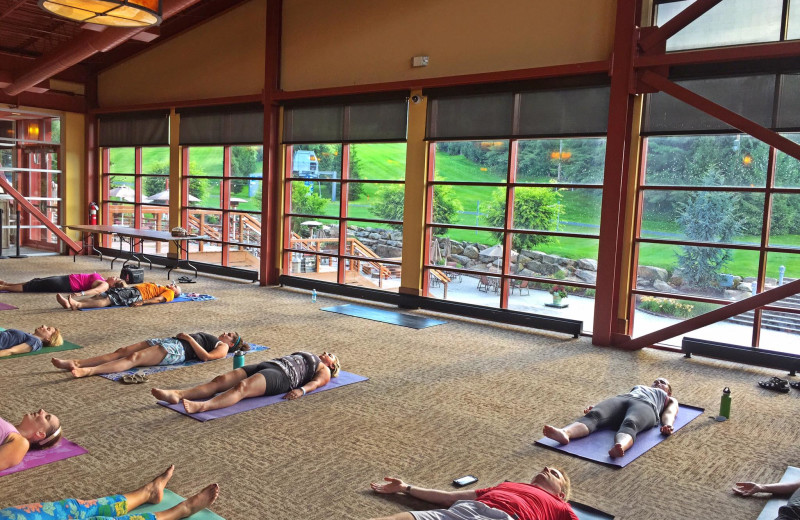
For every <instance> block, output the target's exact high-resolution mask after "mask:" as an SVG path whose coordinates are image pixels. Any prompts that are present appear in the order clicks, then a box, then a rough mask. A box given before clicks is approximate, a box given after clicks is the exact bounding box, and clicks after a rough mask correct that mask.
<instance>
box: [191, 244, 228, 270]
mask: <svg viewBox="0 0 800 520" xmlns="http://www.w3.org/2000/svg"><path fill="white" fill-rule="evenodd" d="M223 247H224V246H223V244H221V243H219V242H209V241H207V240H201V241H199V242H190V243H189V253H190V254H189V260H190V261H192V262H194V261H198V262H205V263H207V264H213V265H222V248H223Z"/></svg>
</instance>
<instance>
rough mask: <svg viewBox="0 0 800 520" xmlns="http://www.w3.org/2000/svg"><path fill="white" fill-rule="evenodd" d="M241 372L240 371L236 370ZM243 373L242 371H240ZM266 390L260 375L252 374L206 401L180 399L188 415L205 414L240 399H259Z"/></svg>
mask: <svg viewBox="0 0 800 520" xmlns="http://www.w3.org/2000/svg"><path fill="white" fill-rule="evenodd" d="M236 370H241V369H238V368H237V369H236ZM242 372H244V370H242ZM266 389H267V380H266V379H265V378H264V376H262V375H261V374H253V375H252V376H250V377H248V378H247V379H245V380H244V381H240V382H238V383H236V386H234V387H233V388H231V389H230V390H226V391H225V392H223V393H221V394H219V395H217V396H215V397H212V398H211V399H209V400H208V401H190V400H188V399H186V398H184V399H182V400H181V402H182V403H183V407H184V408H186V411H187V412H189V413H198V412H207V411H208V410H218V409H220V408H227V407H228V406H232V405H234V404H236V403H238V402H239V401H241V400H242V399H247V398H248V397H260V396H262V395H264V392H265V391H266Z"/></svg>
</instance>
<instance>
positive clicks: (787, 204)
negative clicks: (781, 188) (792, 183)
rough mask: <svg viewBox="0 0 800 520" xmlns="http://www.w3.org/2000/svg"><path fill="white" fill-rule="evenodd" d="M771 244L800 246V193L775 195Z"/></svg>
mask: <svg viewBox="0 0 800 520" xmlns="http://www.w3.org/2000/svg"><path fill="white" fill-rule="evenodd" d="M769 245H771V246H783V247H797V248H800V193H798V194H789V193H776V194H775V195H773V197H772V214H771V219H770V228H769Z"/></svg>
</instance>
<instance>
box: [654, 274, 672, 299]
mask: <svg viewBox="0 0 800 520" xmlns="http://www.w3.org/2000/svg"><path fill="white" fill-rule="evenodd" d="M662 271H663V269H662ZM665 272H666V271H665ZM653 289H655V290H656V291H658V292H665V293H674V292H675V289H674V288H673V287H672V286H671V285H670V284H668V283H667V282H665V281H663V280H654V281H653Z"/></svg>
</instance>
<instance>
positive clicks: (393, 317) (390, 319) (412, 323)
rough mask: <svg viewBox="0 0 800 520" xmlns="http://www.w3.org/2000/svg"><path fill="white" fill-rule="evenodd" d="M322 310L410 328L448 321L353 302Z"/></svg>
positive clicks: (420, 327)
mask: <svg viewBox="0 0 800 520" xmlns="http://www.w3.org/2000/svg"><path fill="white" fill-rule="evenodd" d="M322 310H323V311H328V312H336V313H339V314H345V315H347V316H355V317H356V318H364V319H367V320H372V321H380V322H382V323H389V324H392V325H400V326H401V327H408V328H410V329H424V328H427V327H433V326H434V325H442V324H443V323H447V322H446V321H441V320H435V319H433V318H426V317H425V316H417V315H415V314H403V313H402V312H395V311H387V310H385V309H376V308H375V307H365V306H364V305H355V304H351V303H348V304H345V305H336V306H335V307H324V308H323V309H322Z"/></svg>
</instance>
